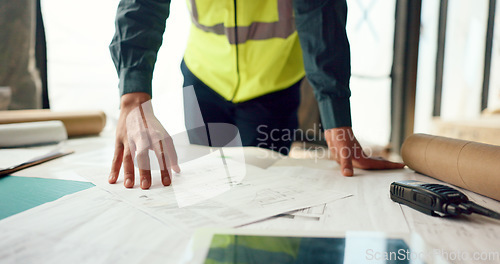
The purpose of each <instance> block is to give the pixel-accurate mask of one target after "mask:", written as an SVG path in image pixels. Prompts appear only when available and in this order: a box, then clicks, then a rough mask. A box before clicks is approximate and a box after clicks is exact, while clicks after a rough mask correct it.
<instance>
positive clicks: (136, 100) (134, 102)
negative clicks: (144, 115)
mask: <svg viewBox="0 0 500 264" xmlns="http://www.w3.org/2000/svg"><path fill="white" fill-rule="evenodd" d="M149 100H151V96H150V95H149V94H148V93H143V92H134V93H127V94H124V95H122V97H121V98H120V109H121V111H124V110H125V111H127V110H129V109H133V108H135V107H137V106H139V105H141V104H143V103H145V102H147V101H149Z"/></svg>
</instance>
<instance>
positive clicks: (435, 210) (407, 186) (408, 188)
mask: <svg viewBox="0 0 500 264" xmlns="http://www.w3.org/2000/svg"><path fill="white" fill-rule="evenodd" d="M391 199H392V200H393V201H395V202H398V203H401V204H405V205H408V206H409V207H411V208H414V209H416V210H418V211H420V212H422V213H425V214H428V215H432V216H458V215H461V214H471V213H476V214H480V215H484V216H488V217H492V218H495V219H500V214H499V213H497V212H495V211H492V210H490V209H487V208H485V207H482V206H480V205H478V204H476V203H474V202H472V201H469V199H468V198H467V196H465V194H463V193H462V192H460V191H458V190H456V189H454V188H451V187H449V186H446V185H442V184H434V183H425V182H420V181H413V180H409V181H397V182H393V183H392V184H391Z"/></svg>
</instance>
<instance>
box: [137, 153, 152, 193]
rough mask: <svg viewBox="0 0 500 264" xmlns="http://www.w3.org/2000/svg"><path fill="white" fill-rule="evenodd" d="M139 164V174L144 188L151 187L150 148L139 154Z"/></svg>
mask: <svg viewBox="0 0 500 264" xmlns="http://www.w3.org/2000/svg"><path fill="white" fill-rule="evenodd" d="M137 165H138V167H139V175H140V182H141V188H142V189H149V187H151V169H150V166H149V155H148V149H144V150H143V151H141V152H139V153H138V154H137Z"/></svg>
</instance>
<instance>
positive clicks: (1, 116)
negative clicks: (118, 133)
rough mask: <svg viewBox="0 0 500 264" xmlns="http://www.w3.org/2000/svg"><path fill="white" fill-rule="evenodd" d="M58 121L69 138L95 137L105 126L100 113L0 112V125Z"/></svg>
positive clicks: (103, 115)
mask: <svg viewBox="0 0 500 264" xmlns="http://www.w3.org/2000/svg"><path fill="white" fill-rule="evenodd" d="M49 120H60V121H62V122H63V124H64V126H65V127H66V131H67V133H68V136H69V137H76V136H87V135H97V134H99V133H101V131H102V129H103V128H104V126H105V125H106V115H105V114H104V112H102V111H72V112H52V111H50V110H46V109H43V110H40V109H38V110H15V111H13V110H10V111H0V124H11V123H24V122H36V121H49Z"/></svg>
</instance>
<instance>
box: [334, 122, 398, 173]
mask: <svg viewBox="0 0 500 264" xmlns="http://www.w3.org/2000/svg"><path fill="white" fill-rule="evenodd" d="M325 137H326V142H327V144H328V148H329V149H330V151H331V153H332V155H333V157H334V159H335V160H336V161H337V162H338V163H339V164H340V170H341V172H342V174H343V175H344V176H353V174H354V172H353V169H352V168H353V165H354V167H356V168H360V169H364V170H383V169H401V168H403V167H404V166H405V165H404V164H402V163H395V162H390V161H387V160H384V159H381V158H372V157H369V156H367V155H366V154H365V153H364V151H363V149H362V148H361V145H360V144H359V142H358V140H357V139H356V137H355V136H354V133H353V132H352V128H350V127H340V128H331V129H328V130H326V131H325Z"/></svg>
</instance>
